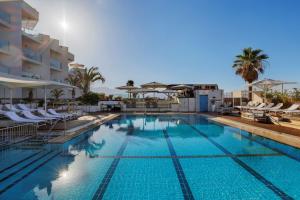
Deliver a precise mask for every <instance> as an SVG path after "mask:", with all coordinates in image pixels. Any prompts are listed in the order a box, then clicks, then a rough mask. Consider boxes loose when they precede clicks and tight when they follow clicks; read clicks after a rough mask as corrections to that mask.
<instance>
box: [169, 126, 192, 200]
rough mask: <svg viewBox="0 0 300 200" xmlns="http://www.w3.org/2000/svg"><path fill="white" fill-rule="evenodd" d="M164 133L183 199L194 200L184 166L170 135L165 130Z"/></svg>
mask: <svg viewBox="0 0 300 200" xmlns="http://www.w3.org/2000/svg"><path fill="white" fill-rule="evenodd" d="M163 133H164V136H165V139H166V141H167V144H168V148H169V151H170V154H171V158H172V161H173V165H174V167H175V171H176V174H177V178H178V181H179V184H180V187H181V191H182V194H183V197H184V199H185V200H194V199H195V198H194V196H193V193H192V190H191V188H190V186H189V184H188V182H187V180H186V177H185V174H184V171H183V169H182V166H181V164H180V162H179V159H178V158H177V155H176V152H175V149H174V147H173V144H172V142H171V140H170V138H169V134H168V132H167V130H163Z"/></svg>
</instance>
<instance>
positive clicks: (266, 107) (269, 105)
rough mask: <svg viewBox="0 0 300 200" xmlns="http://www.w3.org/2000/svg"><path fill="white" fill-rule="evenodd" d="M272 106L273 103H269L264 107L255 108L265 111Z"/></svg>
mask: <svg viewBox="0 0 300 200" xmlns="http://www.w3.org/2000/svg"><path fill="white" fill-rule="evenodd" d="M273 106H274V103H269V104H268V105H266V106H265V107H263V108H257V109H256V110H263V111H265V110H268V109H270V108H272V107H273Z"/></svg>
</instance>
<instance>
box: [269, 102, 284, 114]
mask: <svg viewBox="0 0 300 200" xmlns="http://www.w3.org/2000/svg"><path fill="white" fill-rule="evenodd" d="M282 106H283V103H278V104H276V106H274V107H272V108H268V109H265V110H266V111H268V112H272V111H273V110H279V109H280V108H282Z"/></svg>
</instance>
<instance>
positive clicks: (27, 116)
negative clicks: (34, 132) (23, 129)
mask: <svg viewBox="0 0 300 200" xmlns="http://www.w3.org/2000/svg"><path fill="white" fill-rule="evenodd" d="M21 114H22V115H24V117H26V118H27V119H31V120H42V121H49V122H50V121H52V120H55V119H56V118H49V117H39V116H36V115H34V114H32V113H31V112H30V111H22V112H21Z"/></svg>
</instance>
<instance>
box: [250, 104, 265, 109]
mask: <svg viewBox="0 0 300 200" xmlns="http://www.w3.org/2000/svg"><path fill="white" fill-rule="evenodd" d="M265 106H266V104H265V103H261V104H259V105H258V106H256V107H254V108H249V110H257V109H261V108H264V107H265Z"/></svg>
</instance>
